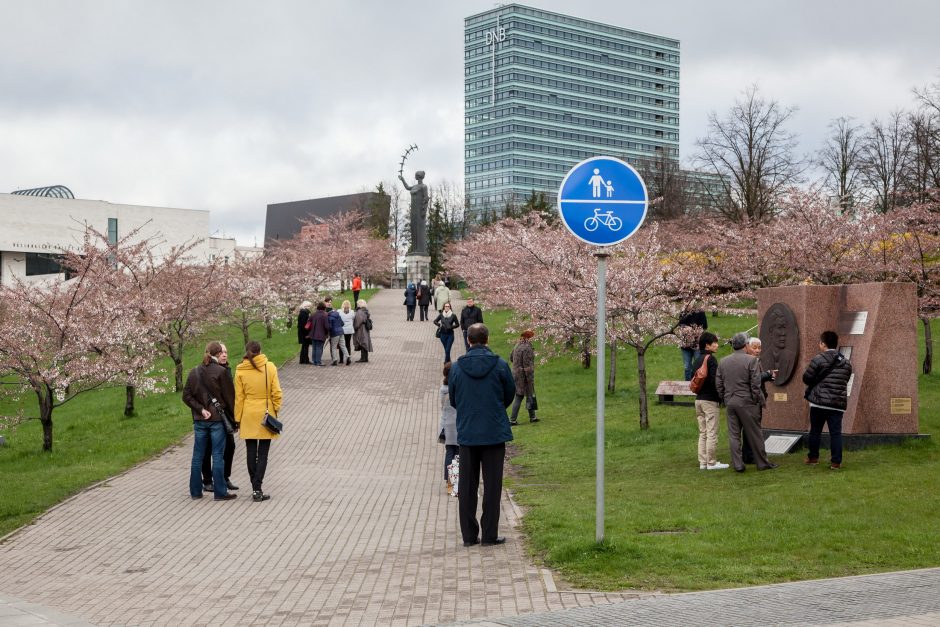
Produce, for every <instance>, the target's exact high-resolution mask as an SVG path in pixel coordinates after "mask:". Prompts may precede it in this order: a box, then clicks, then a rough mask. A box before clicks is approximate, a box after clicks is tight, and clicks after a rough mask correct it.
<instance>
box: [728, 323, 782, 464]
mask: <svg viewBox="0 0 940 627" xmlns="http://www.w3.org/2000/svg"><path fill="white" fill-rule="evenodd" d="M746 344H747V334H746V333H735V334H734V337H732V338H731V348H733V349H734V353H732V354H731V355H728V356H727V357H725V358H724V359H722V360H721V361H720V362H718V371H717V373H716V374H715V389H716V390H717V391H718V396H719V397H720V398H721V399H722V400H723V401H724V403H725V407H726V408H727V410H728V444H729V446H730V448H731V464H732V465H733V466H734V469H735V471H736V472H744V470H745V466H744V459H743V457H742V454H741V437H742V433H743V437H745V438H747V440H748V442H749V443H750V445H751V450H752V451H753V452H754V461H755V462H756V463H757V469H758V470H768V469H771V468H776V467H777V465H776V464H773V463H771V462H770V461H769V460H768V459H767V452H766V451H765V450H764V434H763V432H762V431H761V428H760V425H758V424H757V420H758V418H759V417H760V406H761V402H762V400H763V398H762V396H761V391H760V364H759V363H758V361H757V358H756V357H752V356H751V355H748V354H747V353H746V352H744V347H745V345H746Z"/></svg>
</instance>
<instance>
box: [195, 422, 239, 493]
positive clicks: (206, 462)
mask: <svg viewBox="0 0 940 627" xmlns="http://www.w3.org/2000/svg"><path fill="white" fill-rule="evenodd" d="M234 458H235V435H234V434H232V433H226V434H225V450H224V451H223V452H222V459H223V462H222V466H223V472H222V474H223V476H224V477H225V478H226V479H228V478H229V477H231V476H232V459H234ZM202 482H203V483H212V451H211V450H207V451H206V454H205V457H203V458H202Z"/></svg>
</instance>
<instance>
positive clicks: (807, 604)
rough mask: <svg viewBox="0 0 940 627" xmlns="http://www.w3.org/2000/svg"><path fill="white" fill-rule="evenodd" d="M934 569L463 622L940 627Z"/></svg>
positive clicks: (938, 577)
mask: <svg viewBox="0 0 940 627" xmlns="http://www.w3.org/2000/svg"><path fill="white" fill-rule="evenodd" d="M938 592H940V569H938V568H932V569H924V570H914V571H904V572H896V573H885V574H879V575H865V576H861V577H843V578H839V579H821V580H815V581H800V582H795V583H785V584H777V585H772V586H760V587H754V588H738V589H733V590H715V591H711V592H695V593H688V594H671V595H658V596H653V597H647V598H645V599H637V600H632V601H625V602H622V603H612V604H607V605H598V606H596V607H590V608H576V609H568V610H561V611H556V612H552V613H534V614H528V615H525V616H515V617H504V618H490V619H488V620H486V621H485V622H483V621H480V622H471V621H463V622H461V623H459V624H463V625H471V624H472V625H477V626H478V627H483V626H487V627H496V626H498V625H502V626H506V627H532V626H536V625H537V626H539V627H541V626H545V627H554V626H566V627H584V626H588V625H591V626H594V625H622V626H625V627H629V626H631V625H644V626H645V625H656V626H657V627H673V626H674V627H687V626H688V625H696V626H697V627H711V626H715V627H722V626H725V625H735V626H736V627H748V626H754V627H763V626H766V625H829V626H832V627H835V626H837V625H838V626H847V625H853V626H856V627H858V626H866V627H874V626H876V625H877V626H879V627H902V626H905V627H907V626H919V625H923V626H926V625H930V626H934V627H935V626H936V625H940V594H938Z"/></svg>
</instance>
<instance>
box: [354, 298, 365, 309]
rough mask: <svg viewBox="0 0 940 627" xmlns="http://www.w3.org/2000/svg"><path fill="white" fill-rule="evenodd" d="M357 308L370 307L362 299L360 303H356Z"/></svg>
mask: <svg viewBox="0 0 940 627" xmlns="http://www.w3.org/2000/svg"><path fill="white" fill-rule="evenodd" d="M356 306H357V307H368V305H366V301H364V300H362V299H361V298H360V299H359V302H358V303H356Z"/></svg>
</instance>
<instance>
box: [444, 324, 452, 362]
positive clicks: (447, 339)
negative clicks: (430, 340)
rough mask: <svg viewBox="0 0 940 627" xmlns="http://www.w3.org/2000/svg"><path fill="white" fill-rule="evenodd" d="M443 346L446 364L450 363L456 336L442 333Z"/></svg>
mask: <svg viewBox="0 0 940 627" xmlns="http://www.w3.org/2000/svg"><path fill="white" fill-rule="evenodd" d="M441 344H443V345H444V363H445V364H446V363H447V362H448V361H450V347H451V346H453V345H454V334H453V332H451V333H441Z"/></svg>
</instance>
